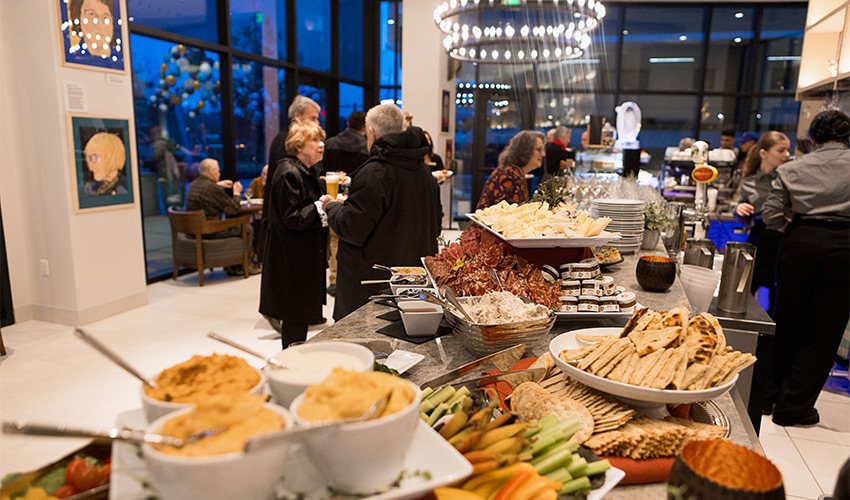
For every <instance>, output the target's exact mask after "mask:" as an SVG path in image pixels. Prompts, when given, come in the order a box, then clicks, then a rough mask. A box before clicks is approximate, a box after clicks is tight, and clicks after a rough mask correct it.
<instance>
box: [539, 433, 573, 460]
mask: <svg viewBox="0 0 850 500" xmlns="http://www.w3.org/2000/svg"><path fill="white" fill-rule="evenodd" d="M566 440H567V437H566V436H564V433H563V432H561V431H557V430H556V431H554V432H550V433H547V434H545V435H544V434H541V435H539V436H538V439H536V440H535V441H534V442H533V443H531V453H532V454H533V455H537V454H539V453H542V452H543V451H544V450H546V449H547V448H549V447H550V446H553V445H555V444H557V443H560V442H561V441H566Z"/></svg>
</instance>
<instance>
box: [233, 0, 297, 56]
mask: <svg viewBox="0 0 850 500" xmlns="http://www.w3.org/2000/svg"><path fill="white" fill-rule="evenodd" d="M230 40H231V46H233V48H234V49H238V50H242V51H245V52H250V53H252V54H259V55H262V56H265V57H268V58H271V59H279V60H281V61H285V60H286V0H230Z"/></svg>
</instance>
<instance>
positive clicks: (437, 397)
mask: <svg viewBox="0 0 850 500" xmlns="http://www.w3.org/2000/svg"><path fill="white" fill-rule="evenodd" d="M454 394H455V388H454V387H452V386H450V385H444V386H443V387H440V388H439V389H437V390H436V391H434V392H433V393H432V394H431V395H430V396H428V399H427V401H430V402H431V403H433V404H434V406H436V405H438V404H440V403H442V402H444V401H448V400H449V399H451V397H452V396H454Z"/></svg>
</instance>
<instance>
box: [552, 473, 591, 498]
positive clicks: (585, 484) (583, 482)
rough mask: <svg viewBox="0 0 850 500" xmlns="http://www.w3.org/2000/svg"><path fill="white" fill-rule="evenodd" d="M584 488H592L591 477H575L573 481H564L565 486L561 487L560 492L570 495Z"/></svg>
mask: <svg viewBox="0 0 850 500" xmlns="http://www.w3.org/2000/svg"><path fill="white" fill-rule="evenodd" d="M584 489H586V490H589V489H590V479H588V478H587V476H582V477H580V478H578V479H573V480H572V481H568V482H566V483H564V487H563V488H561V491H559V492H558V493H560V494H561V495H569V494H571V493H575V492H577V491H579V490H584Z"/></svg>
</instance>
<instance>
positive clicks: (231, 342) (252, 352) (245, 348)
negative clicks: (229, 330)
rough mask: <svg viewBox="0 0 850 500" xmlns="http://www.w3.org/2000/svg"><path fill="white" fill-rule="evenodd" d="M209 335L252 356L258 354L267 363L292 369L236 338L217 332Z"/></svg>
mask: <svg viewBox="0 0 850 500" xmlns="http://www.w3.org/2000/svg"><path fill="white" fill-rule="evenodd" d="M207 337H209V338H211V339H213V340H218V341H219V342H222V343H224V344H227V345H229V346H231V347H235V348H237V349H239V350H240V351H243V352H247V353H248V354H250V355H252V356H256V357H258V358H260V359H262V360H263V361H265V362H266V364H268V365H272V366H274V367H275V368H284V369H287V370H290V369H292V367H291V366H289V365H286V364H283V363H281V362H280V361H278V360H276V359H275V358H272V357H268V356H266V355H265V354H263V353H261V352H258V351H255V350H253V349H251V348H250V347H248V346H244V345H242V344H240V343H239V342H236V341H235V340H231V339H229V338H227V337H222V336H221V335H219V334H217V333H215V332H208V333H207Z"/></svg>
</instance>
